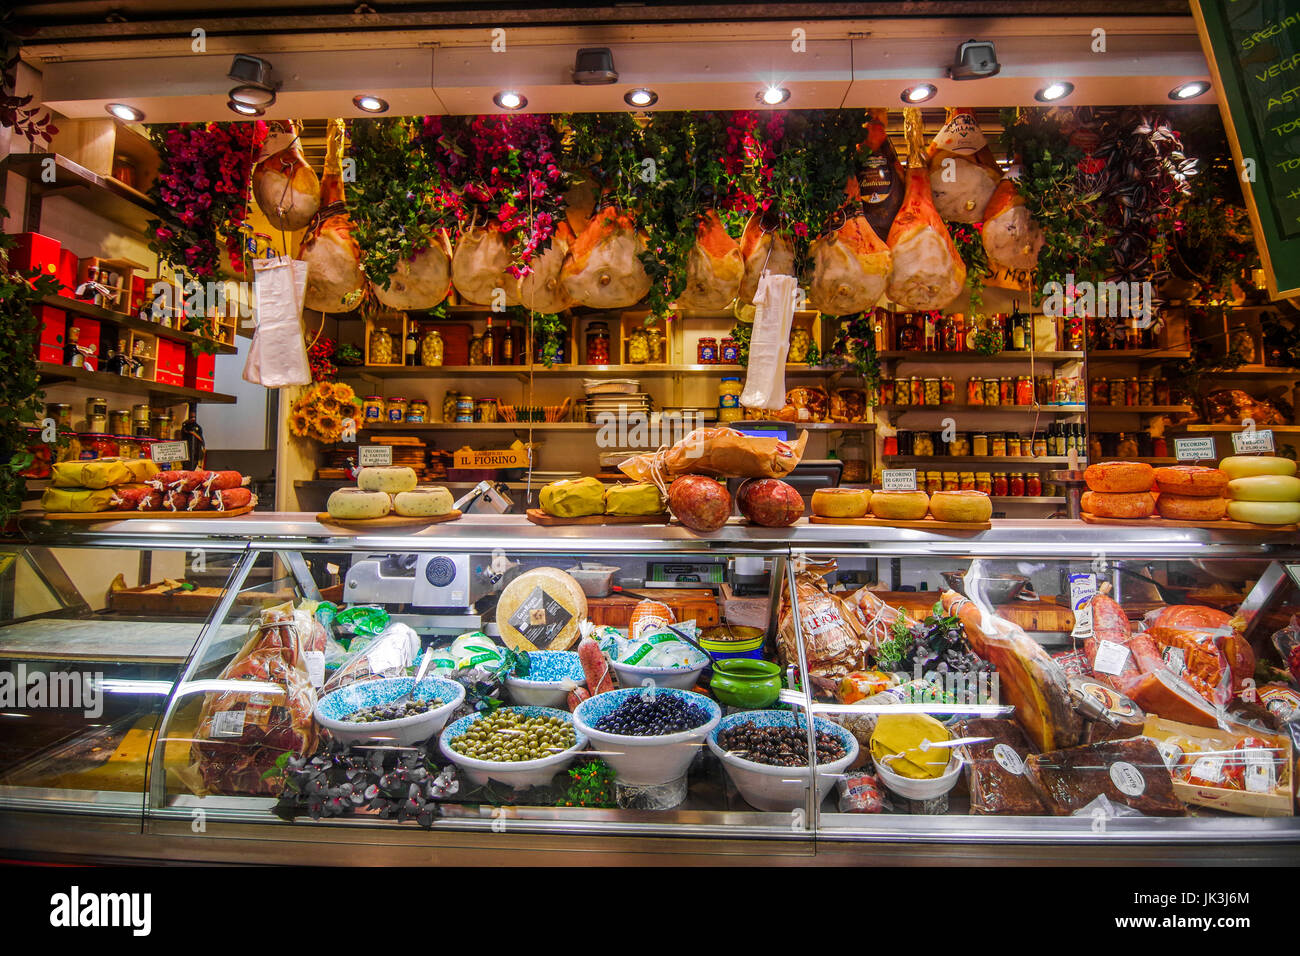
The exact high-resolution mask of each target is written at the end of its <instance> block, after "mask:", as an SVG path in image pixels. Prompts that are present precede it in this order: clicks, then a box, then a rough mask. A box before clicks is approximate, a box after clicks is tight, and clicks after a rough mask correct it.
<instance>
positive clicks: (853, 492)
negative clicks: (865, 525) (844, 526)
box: [812, 488, 871, 518]
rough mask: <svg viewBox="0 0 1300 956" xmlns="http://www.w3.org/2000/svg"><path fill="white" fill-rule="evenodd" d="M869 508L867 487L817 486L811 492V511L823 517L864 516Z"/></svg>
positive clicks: (869, 492) (869, 496)
mask: <svg viewBox="0 0 1300 956" xmlns="http://www.w3.org/2000/svg"><path fill="white" fill-rule="evenodd" d="M869 510H871V490H870V489H869V488H818V489H817V490H816V491H814V492H813V496H812V513H813V514H815V515H820V516H821V517H823V518H865V517H866V516H867V512H868V511H869Z"/></svg>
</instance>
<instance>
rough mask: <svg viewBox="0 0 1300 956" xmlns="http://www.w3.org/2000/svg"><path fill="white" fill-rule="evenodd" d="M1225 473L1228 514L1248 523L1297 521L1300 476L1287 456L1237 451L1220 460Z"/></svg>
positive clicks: (1298, 514)
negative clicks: (1233, 454)
mask: <svg viewBox="0 0 1300 956" xmlns="http://www.w3.org/2000/svg"><path fill="white" fill-rule="evenodd" d="M1219 468H1220V469H1222V470H1223V471H1224V472H1225V473H1226V474H1227V476H1228V499H1229V500H1228V517H1229V518H1231V519H1232V520H1233V521H1249V522H1250V523H1251V524H1295V523H1296V522H1298V521H1300V478H1297V477H1296V476H1295V472H1296V463H1295V462H1294V461H1292V460H1291V459H1290V458H1274V457H1271V456H1266V455H1237V456H1235V457H1233V458H1225V459H1223V461H1221V462H1219Z"/></svg>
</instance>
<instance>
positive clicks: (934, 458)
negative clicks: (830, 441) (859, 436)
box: [881, 455, 1087, 471]
mask: <svg viewBox="0 0 1300 956" xmlns="http://www.w3.org/2000/svg"><path fill="white" fill-rule="evenodd" d="M881 457H882V458H883V459H884V460H885V461H887V462H889V463H890V464H891V465H928V464H936V465H967V466H969V468H970V470H971V471H981V470H982V469H981V468H980V467H979V466H980V465H1023V466H1024V467H1025V468H1054V467H1056V466H1057V465H1068V464H1069V463H1070V459H1069V458H1068V457H1067V458H1061V457H1055V456H1051V455H1047V456H1039V457H1037V458H1035V457H1033V456H1032V455H1028V456H1022V455H1015V456H1005V457H998V458H994V457H992V456H985V457H982V458H976V457H974V456H970V455H967V456H964V457H957V456H954V455H931V456H928V457H927V456H917V455H882V456H881ZM1079 464H1080V465H1085V464H1087V459H1085V458H1080V459H1079Z"/></svg>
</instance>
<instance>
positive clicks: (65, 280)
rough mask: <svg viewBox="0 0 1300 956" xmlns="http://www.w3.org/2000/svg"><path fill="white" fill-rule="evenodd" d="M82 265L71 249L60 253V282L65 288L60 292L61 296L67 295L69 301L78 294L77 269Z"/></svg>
mask: <svg viewBox="0 0 1300 956" xmlns="http://www.w3.org/2000/svg"><path fill="white" fill-rule="evenodd" d="M80 265H81V260H80V259H78V258H77V254H76V253H75V252H73V251H72V250H71V249H63V250H61V251H60V252H59V273H58V274H59V282H60V283H62V285H63V288H61V289H60V290H59V295H65V296H67V297H68V298H69V299H71V298H73V297H74V296H75V295H76V293H77V269H78V268H79V267H80Z"/></svg>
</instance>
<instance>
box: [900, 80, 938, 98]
mask: <svg viewBox="0 0 1300 956" xmlns="http://www.w3.org/2000/svg"><path fill="white" fill-rule="evenodd" d="M938 92H939V88H938V87H937V86H935V85H934V84H932V83H918V84H917V85H916V86H909V87H908V88H907V89H905V90H903V95H902V97H901V98H902V100H903V102H904V103H924V102H925V101H926V100H932V99H934V97H935V95H936V94H937V93H938Z"/></svg>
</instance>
